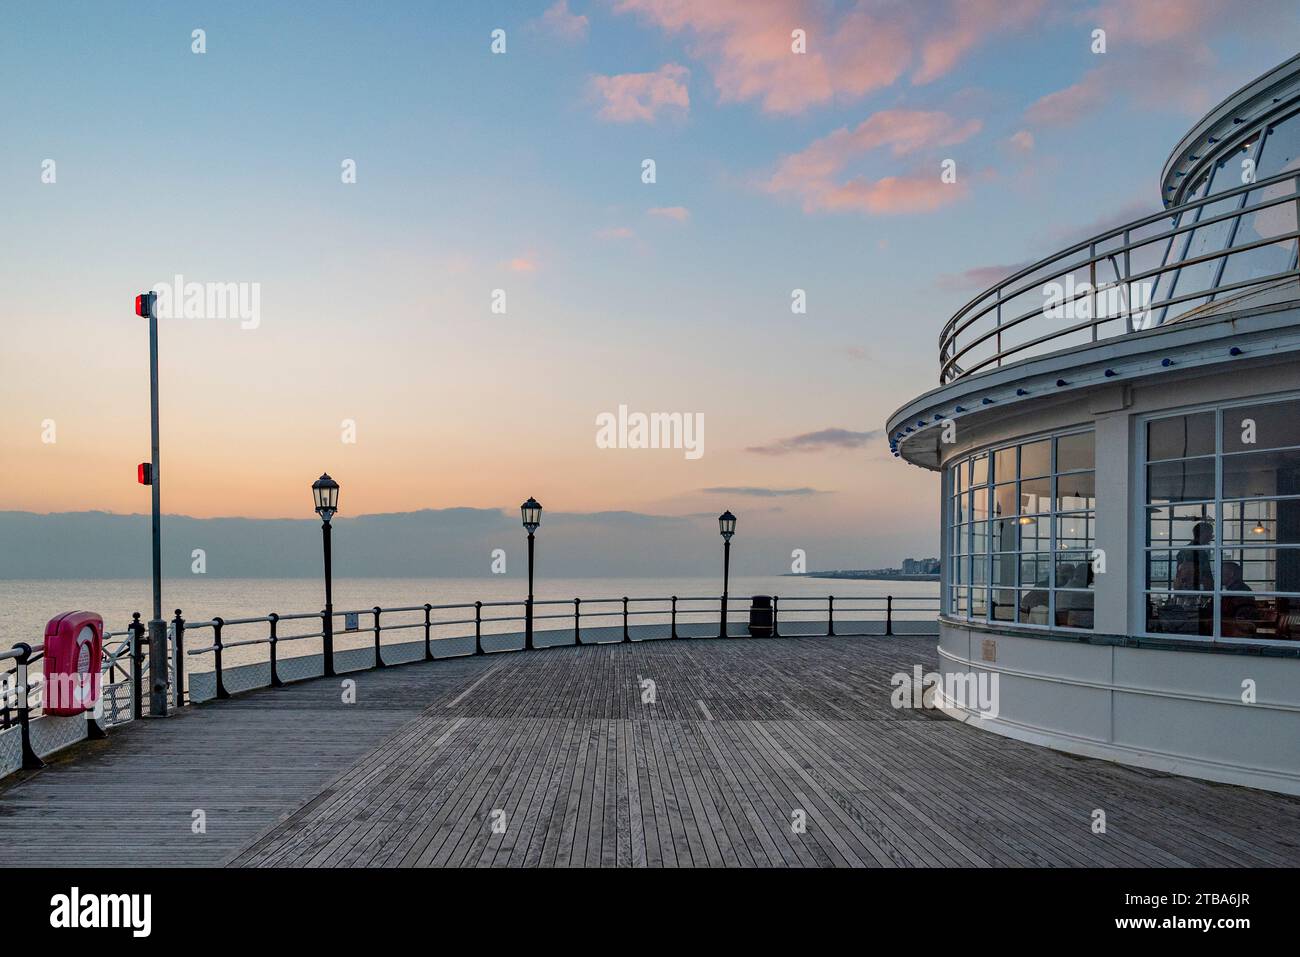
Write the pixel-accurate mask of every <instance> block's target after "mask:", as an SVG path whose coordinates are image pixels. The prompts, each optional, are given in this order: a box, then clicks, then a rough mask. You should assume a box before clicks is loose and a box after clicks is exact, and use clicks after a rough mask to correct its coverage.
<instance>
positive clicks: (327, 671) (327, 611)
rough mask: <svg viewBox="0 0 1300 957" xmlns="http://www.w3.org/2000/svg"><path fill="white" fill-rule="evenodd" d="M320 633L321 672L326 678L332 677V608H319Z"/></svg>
mask: <svg viewBox="0 0 1300 957" xmlns="http://www.w3.org/2000/svg"><path fill="white" fill-rule="evenodd" d="M320 634H321V643H320V663H321V674H322V675H323V676H324V677H326V678H332V677H334V615H333V609H332V608H322V609H321V612H320Z"/></svg>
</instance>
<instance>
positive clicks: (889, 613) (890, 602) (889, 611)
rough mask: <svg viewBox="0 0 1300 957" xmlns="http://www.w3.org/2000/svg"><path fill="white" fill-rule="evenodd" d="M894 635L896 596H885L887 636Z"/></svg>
mask: <svg viewBox="0 0 1300 957" xmlns="http://www.w3.org/2000/svg"><path fill="white" fill-rule="evenodd" d="M893 633H894V596H893V595H886V596H885V634H886V635H892V634H893Z"/></svg>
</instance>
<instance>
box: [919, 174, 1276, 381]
mask: <svg viewBox="0 0 1300 957" xmlns="http://www.w3.org/2000/svg"><path fill="white" fill-rule="evenodd" d="M1287 181H1292V182H1293V183H1294V184H1295V186H1294V187H1293V189H1292V190H1291V191H1290V192H1289V193H1283V194H1280V195H1278V196H1270V197H1266V198H1263V199H1260V200H1259V201H1258V202H1256V203H1254V204H1249V203H1248V204H1247V205H1244V206H1242V207H1241V208H1234V209H1230V210H1228V211H1226V212H1224V213H1220V214H1217V215H1214V216H1211V217H1209V218H1207V219H1204V220H1202V221H1199V222H1198V221H1196V220H1195V219H1194V218H1193V217H1189V216H1187V215H1185V214H1186V213H1188V212H1191V211H1194V210H1197V209H1200V208H1201V207H1203V206H1208V205H1211V204H1215V203H1222V202H1224V201H1225V200H1231V199H1233V198H1235V197H1240V196H1242V195H1243V194H1247V193H1250V192H1252V191H1256V190H1260V191H1264V190H1267V189H1268V188H1269V187H1271V186H1275V185H1278V184H1280V183H1284V182H1287ZM1297 197H1300V171H1297V170H1294V169H1293V170H1287V171H1285V172H1282V173H1278V174H1275V175H1273V176H1269V177H1265V178H1263V179H1259V180H1256V181H1255V182H1252V183H1244V184H1242V185H1241V186H1235V187H1232V188H1231V189H1226V190H1222V191H1221V192H1217V193H1212V194H1210V195H1208V196H1204V197H1202V198H1200V199H1196V200H1192V201H1190V202H1187V203H1183V204H1181V205H1179V206H1172V207H1169V208H1168V209H1165V210H1161V211H1158V212H1155V213H1151V214H1149V215H1146V216H1143V217H1140V218H1138V219H1135V220H1132V221H1130V222H1127V223H1123V224H1121V225H1118V226H1113V227H1111V228H1109V229H1107V230H1104V231H1102V232H1100V233H1097V234H1096V235H1094V236H1091V237H1089V238H1087V239H1083V240H1080V241H1079V242H1076V243H1074V244H1073V245H1071V246H1068V247H1066V248H1065V249H1062V250H1059V251H1057V252H1054V253H1052V254H1051V255H1048V256H1045V257H1044V258H1042V259H1039V260H1037V261H1036V262H1033V263H1030V264H1029V265H1027V266H1023V267H1022V268H1020V269H1018V270H1016V271H1015V272H1013V273H1011V274H1010V275H1009V276H1007V277H1006V278H1004V279H1002V280H1001V281H999V282H997V283H995V284H993V285H992V286H989V287H988V288H987V289H985V290H983V291H982V292H980V293H978V294H977V295H976V296H974V297H973V298H972V299H971V300H970V301H969V302H967V303H966V304H965V305H964V306H962V308H961V309H959V310H958V311H957V312H956V313H954V314H953V316H952V317H951V318H950V319H949V320H948V321H947V322H946V323H944V326H943V328H942V330H941V331H940V333H939V362H940V373H939V378H940V382H941V383H946V382H951V381H953V380H955V379H957V378H960V377H962V376H965V375H969V374H971V373H972V372H974V371H978V370H979V369H981V368H983V367H985V366H987V365H989V364H990V363H993V362H997V361H998V360H999V359H1001V358H1002V357H1003V356H1004V355H1008V354H1012V353H1014V352H1021V351H1024V350H1025V349H1026V348H1029V347H1030V346H1032V345H1036V344H1039V343H1041V342H1045V341H1050V340H1051V339H1053V338H1059V337H1061V336H1064V335H1069V334H1071V333H1073V332H1078V331H1081V330H1082V329H1086V328H1088V327H1090V326H1091V327H1093V328H1095V327H1096V326H1097V325H1099V324H1101V323H1105V322H1111V321H1114V320H1117V319H1123V318H1125V316H1126V315H1127V316H1129V317H1131V316H1132V315H1133V312H1134V310H1133V309H1131V308H1129V309H1128V310H1127V312H1126V313H1124V314H1121V315H1106V316H1104V317H1098V316H1096V315H1093V316H1092V317H1091V318H1090V319H1089V320H1088V321H1086V322H1083V323H1080V324H1078V325H1076V326H1069V327H1065V328H1062V329H1058V330H1056V331H1055V332H1054V333H1051V334H1048V335H1045V336H1042V337H1038V338H1035V339H1032V340H1030V341H1028V342H1022V343H1018V344H1016V345H1015V346H1014V347H1013V348H1011V349H1008V350H1006V351H1005V352H1004V351H1002V350H1001V349H999V350H998V351H997V352H995V353H994V354H993V355H992V356H989V357H988V358H985V359H982V360H981V361H980V363H979V364H978V365H977V366H974V367H973V368H972V369H959V368H958V367H957V361H958V360H959V359H960V358H961V357H962V356H963V355H965V354H966V353H967V352H969V351H970V350H971V349H973V348H975V347H976V346H978V345H980V344H982V343H984V342H987V341H988V339H989V338H991V337H992V336H994V335H998V334H1000V333H1002V332H1005V331H1006V330H1008V329H1011V328H1015V327H1016V326H1017V325H1019V324H1020V323H1022V322H1025V321H1028V320H1030V319H1032V318H1033V317H1034V316H1040V315H1042V313H1043V309H1044V308H1045V307H1046V304H1045V306H1044V307H1041V308H1039V309H1035V310H1031V311H1030V312H1028V313H1026V314H1024V315H1022V316H1018V317H1015V318H1012V319H1007V320H1001V321H999V322H998V324H997V325H996V326H995V327H994V328H993V329H991V330H989V331H988V332H986V333H984V334H983V335H981V336H979V338H977V339H975V340H973V341H971V342H969V343H966V344H964V345H963V346H962V347H961V349H959V350H955V348H954V347H955V343H956V339H957V337H958V336H960V335H961V334H962V333H963V332H966V331H967V330H968V329H970V327H971V326H972V325H974V324H975V323H977V322H979V321H980V320H981V319H985V318H986V317H988V315H989V314H990V313H991V312H993V311H994V310H996V309H998V308H999V307H1000V306H1001V305H1003V304H1004V303H1007V302H1010V301H1013V300H1015V299H1016V298H1017V297H1018V296H1021V295H1023V294H1024V293H1026V292H1029V291H1031V290H1033V289H1034V288H1036V287H1038V288H1041V287H1042V286H1043V285H1044V284H1045V283H1047V282H1050V281H1052V280H1054V279H1057V278H1060V277H1062V276H1065V275H1067V274H1072V273H1074V272H1076V271H1078V270H1080V269H1088V268H1090V267H1093V266H1095V265H1096V264H1098V263H1101V262H1104V261H1106V260H1114V259H1116V257H1127V255H1128V254H1129V253H1130V252H1132V251H1133V250H1135V249H1140V248H1143V247H1147V246H1152V245H1155V244H1158V243H1162V242H1166V241H1169V242H1172V241H1173V239H1174V238H1175V237H1178V236H1180V235H1182V234H1184V233H1189V232H1191V231H1193V230H1195V229H1198V228H1204V227H1207V226H1212V225H1214V224H1216V223H1221V222H1228V221H1234V220H1240V219H1241V218H1242V217H1244V216H1247V215H1250V214H1251V213H1255V212H1258V211H1259V210H1261V209H1266V208H1269V207H1272V206H1277V205H1281V204H1282V203H1287V202H1292V201H1295V200H1296V199H1297ZM1163 219H1170V220H1171V222H1172V223H1173V225H1172V226H1171V227H1170V228H1168V229H1165V230H1163V231H1161V232H1158V233H1154V234H1152V235H1149V236H1143V237H1142V238H1141V239H1140V240H1137V241H1133V240H1132V239H1131V234H1132V233H1133V232H1135V231H1138V230H1141V229H1144V228H1145V227H1147V226H1150V225H1152V224H1153V223H1158V222H1160V221H1161V220H1163ZM1298 234H1300V231H1293V232H1290V233H1288V232H1283V233H1280V234H1278V235H1275V236H1270V237H1267V238H1265V239H1261V240H1259V241H1257V242H1254V243H1250V244H1243V245H1241V246H1228V245H1224V246H1223V248H1220V249H1218V250H1214V251H1211V252H1209V253H1205V254H1202V255H1200V256H1197V257H1194V258H1193V259H1188V260H1183V259H1170V257H1169V256H1168V254H1167V253H1166V254H1165V255H1164V256H1163V257H1162V261H1161V264H1160V265H1159V266H1157V267H1155V268H1153V269H1148V270H1145V271H1143V272H1141V273H1137V274H1128V275H1124V276H1120V275H1119V269H1118V267H1117V266H1115V267H1114V268H1115V273H1116V278H1115V280H1114V282H1113V283H1106V284H1100V285H1101V288H1111V287H1114V286H1125V287H1131V285H1132V284H1133V283H1134V282H1139V281H1143V280H1145V279H1149V278H1151V277H1153V276H1163V275H1164V274H1165V273H1168V272H1171V271H1176V270H1179V269H1182V268H1185V267H1189V266H1193V265H1196V264H1198V263H1201V262H1208V261H1212V260H1216V259H1223V258H1225V257H1227V256H1229V255H1233V254H1235V253H1240V252H1248V251H1249V250H1251V249H1255V248H1261V247H1263V246H1269V245H1275V244H1277V243H1280V242H1284V241H1286V240H1287V239H1289V238H1294V237H1295V236H1296V235H1298ZM1117 237H1118V238H1120V239H1121V240H1122V243H1121V244H1120V245H1117V246H1110V247H1108V248H1106V249H1104V250H1102V251H1100V252H1099V251H1098V249H1097V247H1098V246H1103V245H1105V244H1106V243H1108V242H1111V241H1113V240H1115V239H1116V238H1117ZM1080 254H1086V255H1085V256H1083V257H1082V258H1079V259H1077V260H1076V259H1075V258H1074V257H1076V256H1079V255H1080ZM1064 260H1069V262H1063V261H1064ZM1126 263H1127V258H1126ZM1055 264H1060V265H1059V268H1058V269H1057V270H1056V271H1054V272H1048V273H1046V274H1043V275H1038V274H1040V273H1043V270H1045V269H1047V268H1048V267H1051V266H1053V265H1055ZM1093 275H1094V276H1095V271H1093ZM1293 275H1300V270H1297V269H1291V270H1286V271H1284V272H1281V273H1274V274H1270V275H1268V276H1262V277H1257V278H1253V279H1250V280H1246V281H1243V282H1239V283H1234V284H1232V285H1230V286H1223V287H1220V286H1209V287H1206V288H1203V289H1197V290H1195V291H1194V292H1192V293H1188V294H1183V295H1181V296H1178V297H1172V296H1171V297H1170V298H1169V299H1165V300H1160V301H1159V302H1158V303H1154V302H1153V303H1148V304H1145V305H1144V307H1143V311H1145V310H1146V309H1148V308H1154V307H1156V306H1160V307H1167V306H1170V305H1177V304H1178V303H1180V302H1185V301H1187V300H1189V299H1195V298H1200V297H1202V296H1208V295H1212V294H1214V293H1215V292H1217V291H1232V290H1235V289H1241V288H1247V287H1249V286H1259V285H1266V284H1268V283H1270V282H1276V281H1278V280H1279V279H1284V278H1288V277H1290V276H1293ZM1030 276H1034V277H1035V279H1034V281H1033V282H1027V283H1025V284H1024V285H1021V286H1018V287H1015V288H1010V287H1013V286H1015V284H1016V283H1018V282H1020V280H1022V279H1026V278H1027V277H1030ZM1093 292H1094V293H1095V289H1094V290H1093ZM1089 294H1090V293H1089V292H1088V291H1085V292H1083V293H1081V294H1076V295H1075V296H1074V297H1073V299H1070V300H1062V301H1061V302H1060V303H1056V302H1053V303H1052V304H1051V305H1052V306H1054V307H1055V306H1064V305H1066V304H1067V302H1076V301H1078V300H1080V299H1081V298H1085V297H1086V296H1087V295H1089ZM1094 312H1095V310H1094Z"/></svg>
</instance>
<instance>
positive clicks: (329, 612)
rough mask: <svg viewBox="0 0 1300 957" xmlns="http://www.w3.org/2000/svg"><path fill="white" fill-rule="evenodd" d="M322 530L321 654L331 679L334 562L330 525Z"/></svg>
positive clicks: (327, 523) (327, 676)
mask: <svg viewBox="0 0 1300 957" xmlns="http://www.w3.org/2000/svg"><path fill="white" fill-rule="evenodd" d="M320 529H321V535H322V536H324V539H325V627H324V629H323V631H324V637H323V639H322V647H321V654H322V656H323V657H324V664H325V677H326V678H329V677H331V676H333V674H334V561H333V556H331V554H330V523H329V522H321V526H320Z"/></svg>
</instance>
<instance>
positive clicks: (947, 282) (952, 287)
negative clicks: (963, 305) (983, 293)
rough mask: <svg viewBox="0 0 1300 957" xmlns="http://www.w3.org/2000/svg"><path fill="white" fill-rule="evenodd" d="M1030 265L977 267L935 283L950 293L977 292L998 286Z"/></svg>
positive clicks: (950, 274) (951, 274)
mask: <svg viewBox="0 0 1300 957" xmlns="http://www.w3.org/2000/svg"><path fill="white" fill-rule="evenodd" d="M1028 265H1029V263H1028V262H1022V263H1012V264H1011V265H1009V266H976V267H974V268H973V269H967V270H964V271H963V272H959V273H949V274H947V275H944V276H940V277H939V278H938V279H937V280H936V281H935V285H936V286H938V287H939V288H940V289H945V290H948V291H949V292H977V291H979V290H981V289H988V288H989V287H990V286H995V285H997V284H998V283H1000V282H1001V281H1002V280H1003V279H1006V278H1007V277H1008V276H1011V275H1014V274H1015V273H1017V272H1019V271H1020V270H1022V269H1024V268H1025V267H1026V266H1028Z"/></svg>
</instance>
